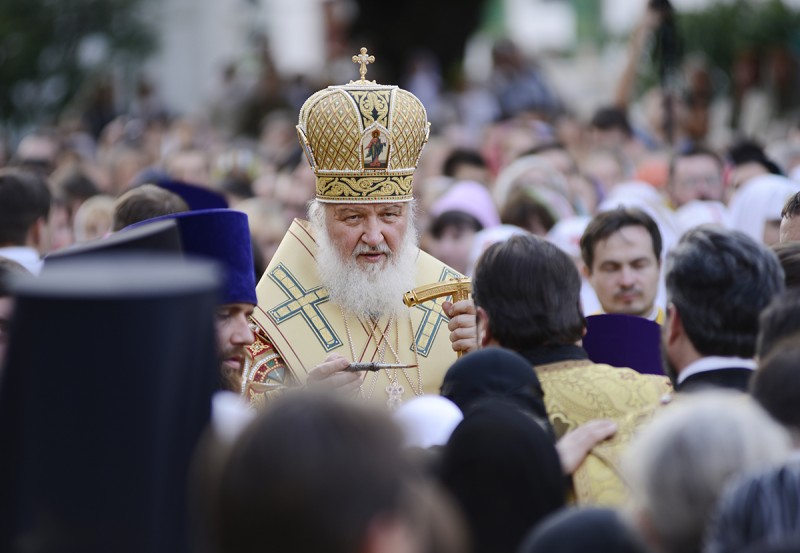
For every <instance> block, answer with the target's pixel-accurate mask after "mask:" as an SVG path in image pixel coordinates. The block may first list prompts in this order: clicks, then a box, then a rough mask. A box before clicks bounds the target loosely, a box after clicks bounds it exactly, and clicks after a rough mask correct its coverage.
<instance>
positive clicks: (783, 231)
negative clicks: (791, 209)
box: [780, 215, 800, 242]
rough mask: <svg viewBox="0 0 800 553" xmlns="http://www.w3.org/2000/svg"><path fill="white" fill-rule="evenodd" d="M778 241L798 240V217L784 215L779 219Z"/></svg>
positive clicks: (799, 223)
mask: <svg viewBox="0 0 800 553" xmlns="http://www.w3.org/2000/svg"><path fill="white" fill-rule="evenodd" d="M780 241H781V242H793V241H800V217H799V216H797V215H795V216H794V217H784V218H783V219H781V228H780Z"/></svg>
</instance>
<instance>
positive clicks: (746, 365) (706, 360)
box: [678, 355, 757, 384]
mask: <svg viewBox="0 0 800 553" xmlns="http://www.w3.org/2000/svg"><path fill="white" fill-rule="evenodd" d="M732 367H735V368H737V369H750V370H751V371H754V370H755V369H756V367H757V364H756V362H755V361H753V360H752V359H745V358H744V357H721V356H717V355H711V356H709V357H702V358H700V359H698V360H697V361H695V362H694V363H689V364H688V365H686V368H685V369H683V370H682V371H681V373H680V374H679V375H678V384H682V383H683V381H684V380H686V379H687V378H689V377H690V376H693V375H696V374H699V373H705V372H709V371H716V370H717V369H730V368H732Z"/></svg>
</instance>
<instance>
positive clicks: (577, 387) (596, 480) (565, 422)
mask: <svg viewBox="0 0 800 553" xmlns="http://www.w3.org/2000/svg"><path fill="white" fill-rule="evenodd" d="M536 374H537V375H538V377H539V380H540V382H541V383H542V389H543V390H544V402H545V407H546V408H547V414H548V417H549V418H550V422H551V423H552V425H553V429H554V430H555V432H556V437H557V438H560V437H561V436H563V435H564V434H566V433H567V432H568V431H570V430H573V429H575V428H577V427H578V426H580V425H582V424H584V423H586V422H589V421H590V420H594V419H611V420H613V421H615V422H616V423H617V426H618V430H617V433H616V435H615V436H614V437H613V438H611V439H610V440H607V441H605V442H602V443H600V444H599V445H597V446H596V447H595V448H594V449H593V450H592V452H591V453H590V454H589V456H588V457H587V458H586V460H585V461H584V462H583V464H582V465H581V466H580V467H579V468H578V470H577V471H576V472H575V474H573V477H572V481H573V486H574V493H575V499H576V502H577V503H578V504H581V505H607V506H621V505H623V504H624V503H625V501H626V499H627V497H628V491H627V487H626V485H625V482H624V481H623V478H622V473H621V471H620V461H621V457H622V454H623V452H624V451H625V449H626V448H627V446H628V444H629V443H630V441H631V438H632V437H633V434H634V432H635V431H636V430H637V429H638V428H639V427H640V426H641V425H642V424H643V423H645V422H646V421H648V420H649V419H650V418H651V417H652V416H653V414H654V413H655V412H656V410H657V409H658V408H659V407H660V406H661V404H662V399H663V398H664V397H665V396H666V395H668V394H670V393H671V392H672V386H671V385H670V383H669V380H668V379H667V378H666V377H663V376H656V375H644V374H639V373H637V372H636V371H634V370H632V369H624V368H617V367H612V366H610V365H599V364H594V363H592V362H591V361H587V360H576V361H564V362H560V363H551V364H548V365H539V366H537V367H536Z"/></svg>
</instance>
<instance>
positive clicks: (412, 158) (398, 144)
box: [389, 90, 428, 169]
mask: <svg viewBox="0 0 800 553" xmlns="http://www.w3.org/2000/svg"><path fill="white" fill-rule="evenodd" d="M394 103H395V105H394V110H393V111H392V126H391V133H392V147H393V148H394V152H393V155H392V157H391V158H390V159H389V167H390V168H397V169H400V168H405V167H409V168H414V167H416V166H417V161H418V159H419V155H420V154H421V153H422V147H423V146H424V145H425V142H426V141H427V138H428V137H427V132H428V126H427V118H426V115H425V108H423V107H422V104H421V103H420V102H419V100H417V99H416V98H415V97H413V96H411V94H409V93H408V92H406V91H405V90H398V91H397V94H396V95H395V99H394Z"/></svg>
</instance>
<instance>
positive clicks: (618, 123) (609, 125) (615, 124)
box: [591, 107, 633, 136]
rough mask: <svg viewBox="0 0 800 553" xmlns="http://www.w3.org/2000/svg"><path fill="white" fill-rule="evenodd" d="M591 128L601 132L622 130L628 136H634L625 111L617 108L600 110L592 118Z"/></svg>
mask: <svg viewBox="0 0 800 553" xmlns="http://www.w3.org/2000/svg"><path fill="white" fill-rule="evenodd" d="M591 126H592V127H594V128H596V129H599V130H601V131H612V130H615V129H617V130H620V131H622V132H623V133H625V135H626V136H632V135H633V129H632V128H631V124H630V122H629V121H628V114H627V113H625V110H622V109H620V108H617V107H604V108H599V109H598V110H597V111H595V112H594V115H593V116H592V121H591Z"/></svg>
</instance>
